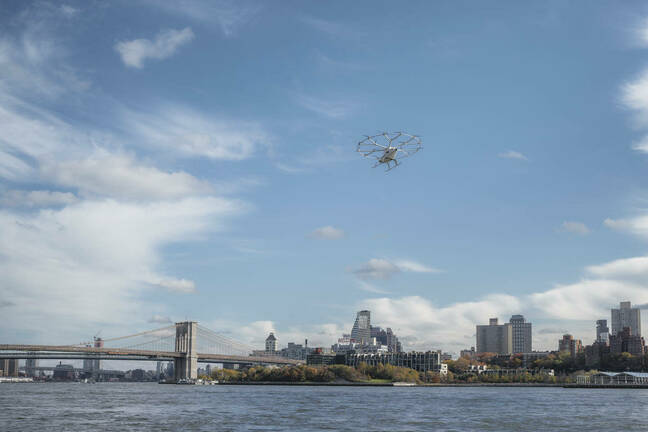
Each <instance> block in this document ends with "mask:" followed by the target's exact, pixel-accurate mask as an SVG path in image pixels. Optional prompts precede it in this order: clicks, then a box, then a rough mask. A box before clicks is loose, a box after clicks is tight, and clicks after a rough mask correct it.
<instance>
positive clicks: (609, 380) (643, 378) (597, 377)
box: [576, 372, 648, 386]
mask: <svg viewBox="0 0 648 432" xmlns="http://www.w3.org/2000/svg"><path fill="white" fill-rule="evenodd" d="M576 384H581V385H614V386H617V385H626V384H627V385H646V384H648V373H646V372H599V373H596V374H593V375H579V376H577V377H576Z"/></svg>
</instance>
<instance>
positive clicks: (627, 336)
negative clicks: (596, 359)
mask: <svg viewBox="0 0 648 432" xmlns="http://www.w3.org/2000/svg"><path fill="white" fill-rule="evenodd" d="M645 345H646V344H645V342H644V338H642V337H641V336H638V335H633V334H632V329H631V328H630V327H624V328H623V330H621V331H620V332H618V333H617V334H615V335H610V352H611V353H613V354H619V353H623V352H627V353H630V354H632V355H634V356H643V355H644V353H645V352H646V346H645Z"/></svg>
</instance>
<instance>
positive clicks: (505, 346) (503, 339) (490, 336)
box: [477, 318, 513, 354]
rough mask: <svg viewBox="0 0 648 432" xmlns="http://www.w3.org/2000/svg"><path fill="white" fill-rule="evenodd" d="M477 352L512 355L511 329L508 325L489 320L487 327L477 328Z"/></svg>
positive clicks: (480, 326)
mask: <svg viewBox="0 0 648 432" xmlns="http://www.w3.org/2000/svg"><path fill="white" fill-rule="evenodd" d="M477 352H478V353H485V352H492V353H496V354H512V353H513V328H512V326H511V324H510V323H506V324H498V323H497V318H491V319H490V320H489V322H488V325H478V326H477Z"/></svg>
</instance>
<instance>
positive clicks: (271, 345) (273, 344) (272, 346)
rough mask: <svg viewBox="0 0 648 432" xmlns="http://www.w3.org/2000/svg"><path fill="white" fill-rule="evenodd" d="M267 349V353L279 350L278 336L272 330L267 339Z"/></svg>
mask: <svg viewBox="0 0 648 432" xmlns="http://www.w3.org/2000/svg"><path fill="white" fill-rule="evenodd" d="M265 351H266V352H267V353H274V352H276V351H277V338H276V337H275V335H274V333H272V332H270V335H269V336H268V337H267V338H266V340H265Z"/></svg>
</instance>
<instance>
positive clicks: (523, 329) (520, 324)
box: [509, 315, 533, 354]
mask: <svg viewBox="0 0 648 432" xmlns="http://www.w3.org/2000/svg"><path fill="white" fill-rule="evenodd" d="M509 323H510V324H511V329H512V335H513V343H512V345H513V346H512V348H513V353H514V354H517V353H530V352H531V351H533V349H532V341H531V338H532V332H531V323H530V322H526V319H524V316H523V315H513V316H512V317H511V319H510V320H509Z"/></svg>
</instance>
